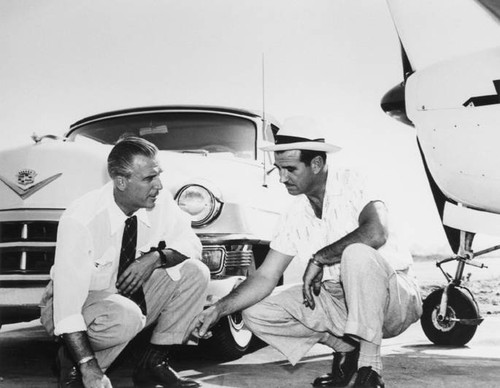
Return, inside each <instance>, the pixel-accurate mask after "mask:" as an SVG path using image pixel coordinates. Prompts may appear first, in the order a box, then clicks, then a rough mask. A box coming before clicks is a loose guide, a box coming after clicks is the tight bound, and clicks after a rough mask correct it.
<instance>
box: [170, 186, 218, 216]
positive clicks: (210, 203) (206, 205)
mask: <svg viewBox="0 0 500 388" xmlns="http://www.w3.org/2000/svg"><path fill="white" fill-rule="evenodd" d="M176 200H177V204H178V205H179V207H180V208H181V209H182V210H184V211H185V212H186V213H188V214H189V215H190V216H191V225H192V226H203V225H206V224H208V223H210V222H211V221H213V220H214V219H215V218H217V216H218V215H219V213H220V209H221V205H222V204H221V202H220V201H219V200H218V199H217V198H215V196H214V195H213V193H212V192H211V191H210V190H208V189H206V188H205V187H203V186H200V185H187V186H184V187H183V188H181V189H180V190H179V192H178V193H177V195H176Z"/></svg>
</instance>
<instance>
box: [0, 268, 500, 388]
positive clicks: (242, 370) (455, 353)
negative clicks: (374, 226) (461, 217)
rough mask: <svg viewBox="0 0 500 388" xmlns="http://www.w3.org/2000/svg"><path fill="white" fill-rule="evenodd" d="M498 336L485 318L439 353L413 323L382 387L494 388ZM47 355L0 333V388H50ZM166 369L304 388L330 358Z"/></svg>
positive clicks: (128, 365)
mask: <svg viewBox="0 0 500 388" xmlns="http://www.w3.org/2000/svg"><path fill="white" fill-rule="evenodd" d="M497 263H498V265H497ZM416 267H417V273H418V274H419V277H421V278H422V277H423V276H425V279H422V280H423V281H426V282H427V281H429V282H435V283H436V284H442V283H443V279H444V278H443V277H442V275H440V272H439V270H438V269H436V268H435V267H434V264H433V262H428V261H425V262H417V265H416ZM475 270H476V269H474V271H475ZM480 271H481V272H480V273H479V274H477V275H476V274H474V275H473V276H474V277H477V278H480V277H492V276H498V273H500V260H498V262H497V261H495V263H494V264H493V265H492V266H490V269H488V270H484V269H483V270H480ZM475 272H476V271H475ZM499 328H500V316H493V315H486V316H485V320H484V322H483V323H482V324H481V325H480V326H479V327H478V329H477V332H476V334H475V336H474V337H473V339H472V340H471V341H470V342H469V343H468V344H467V345H466V346H464V347H459V348H456V347H439V346H435V345H433V344H432V343H430V341H429V340H428V339H427V338H426V337H425V335H424V333H423V332H422V329H421V327H420V323H419V322H417V323H416V324H414V325H413V326H411V327H410V328H409V329H408V330H407V331H406V332H404V333H403V334H401V335H400V336H398V337H396V338H393V339H389V340H384V342H383V345H382V356H383V363H384V374H383V376H384V379H385V381H386V387H388V388H390V387H397V388H399V387H404V388H407V387H408V388H417V387H419V388H420V387H426V388H440V387H474V388H476V387H478V388H482V387H490V388H493V387H498V386H500V383H499V380H500V330H499ZM55 350H56V345H55V344H54V343H53V342H52V340H51V339H50V338H48V337H47V336H46V334H45V332H44V331H43V329H42V327H41V326H40V325H39V323H38V322H37V321H33V322H29V323H21V324H14V325H4V326H3V327H2V329H1V330H0V387H1V388H11V387H13V388H21V387H22V388H28V387H36V388H44V387H55V386H56V376H55V375H54V374H53V372H52V370H51V368H52V365H53V357H54V353H55ZM129 354H130V352H129ZM173 365H174V367H175V368H176V369H177V370H179V371H181V375H183V376H190V377H193V378H196V379H198V380H199V381H201V382H202V384H203V387H205V388H213V387H234V388H247V387H249V388H250V387H251V388H257V387H259V388H260V387H266V388H281V387H283V388H285V387H286V388H295V387H297V388H298V387H311V384H310V383H311V382H312V381H313V380H314V378H315V377H317V376H318V375H321V374H323V373H325V372H326V371H328V370H329V368H330V365H331V355H330V352H329V350H328V348H326V347H325V346H322V345H317V346H315V347H314V348H313V349H312V350H311V352H310V353H309V354H308V355H307V356H306V357H305V358H304V359H303V360H302V361H301V362H300V363H299V364H298V365H296V366H295V367H292V366H291V365H290V364H289V363H288V362H287V361H286V360H285V359H284V357H283V356H282V355H281V354H280V353H278V352H277V351H275V350H274V349H271V348H270V347H264V348H261V349H259V350H257V351H255V352H253V353H250V354H247V355H245V356H244V357H242V358H240V359H238V360H235V361H232V362H225V363H224V362H217V361H213V360H207V359H205V358H203V357H202V355H200V354H199V351H198V352H197V348H196V347H195V348H190V349H188V350H186V349H184V351H182V352H180V353H178V356H177V358H176V359H175V361H174V363H173ZM132 368H133V362H131V361H130V360H127V359H122V360H121V362H120V363H119V364H118V365H117V366H116V367H115V368H114V369H113V370H111V371H110V372H109V376H110V378H111V380H112V382H113V384H114V387H115V388H116V387H119V388H122V387H123V388H132V386H133V385H132V383H131V379H130V376H131V373H132Z"/></svg>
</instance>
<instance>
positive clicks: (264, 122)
mask: <svg viewBox="0 0 500 388" xmlns="http://www.w3.org/2000/svg"><path fill="white" fill-rule="evenodd" d="M261 67H262V69H261V71H262V136H263V137H264V138H265V136H266V126H267V122H266V82H265V76H266V72H265V70H266V63H265V58H264V53H262V57H261ZM263 156H264V164H263V168H264V169H263V173H264V175H263V182H262V186H263V187H267V163H266V161H267V158H268V156H267V155H266V153H265V152H264V155H263Z"/></svg>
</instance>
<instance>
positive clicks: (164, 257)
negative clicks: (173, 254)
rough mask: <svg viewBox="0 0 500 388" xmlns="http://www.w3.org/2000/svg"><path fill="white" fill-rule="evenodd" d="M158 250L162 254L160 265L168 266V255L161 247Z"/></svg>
mask: <svg viewBox="0 0 500 388" xmlns="http://www.w3.org/2000/svg"><path fill="white" fill-rule="evenodd" d="M157 252H158V254H159V255H160V267H162V268H166V267H167V255H166V254H165V252H164V251H163V249H161V248H158V249H157Z"/></svg>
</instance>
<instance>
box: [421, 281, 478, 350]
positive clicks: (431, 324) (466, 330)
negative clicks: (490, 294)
mask: <svg viewBox="0 0 500 388" xmlns="http://www.w3.org/2000/svg"><path fill="white" fill-rule="evenodd" d="M442 295H443V289H442V288H441V289H438V290H435V291H433V292H432V293H430V294H429V296H428V297H427V298H425V300H424V304H423V313H422V317H421V318H420V323H421V325H422V329H423V330H424V333H425V335H426V336H427V338H429V340H431V341H432V342H433V343H435V344H436V345H453V346H463V345H465V344H466V343H467V342H469V341H470V340H471V339H472V337H473V336H474V333H475V332H476V329H477V325H465V324H463V323H460V322H456V321H454V319H476V318H479V317H480V314H479V308H478V306H477V303H476V301H475V300H474V299H473V297H472V295H471V294H470V292H469V290H467V289H466V288H463V287H454V288H450V289H449V290H448V308H447V310H446V316H445V317H444V319H443V320H438V314H439V305H440V303H441V296H442Z"/></svg>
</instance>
